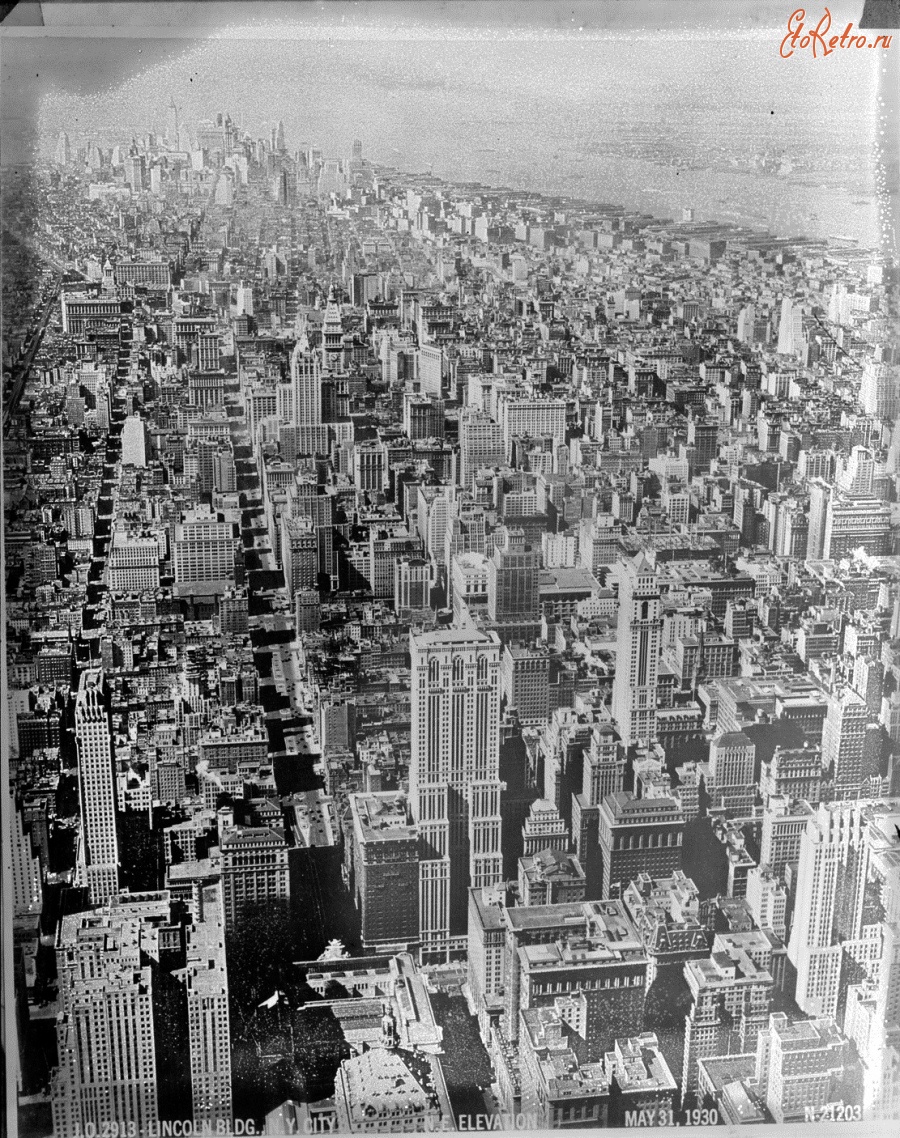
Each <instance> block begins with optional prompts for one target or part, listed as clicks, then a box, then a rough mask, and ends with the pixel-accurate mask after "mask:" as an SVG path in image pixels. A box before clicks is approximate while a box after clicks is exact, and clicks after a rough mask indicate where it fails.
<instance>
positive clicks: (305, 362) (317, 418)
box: [291, 336, 322, 427]
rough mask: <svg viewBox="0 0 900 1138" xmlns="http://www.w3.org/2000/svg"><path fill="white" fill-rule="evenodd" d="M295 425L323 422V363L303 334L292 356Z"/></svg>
mask: <svg viewBox="0 0 900 1138" xmlns="http://www.w3.org/2000/svg"><path fill="white" fill-rule="evenodd" d="M291 386H292V388H293V393H294V394H293V411H294V426H296V427H316V426H318V425H319V424H320V423H321V422H322V365H321V363H320V361H319V355H318V353H317V352H313V351H311V349H310V346H309V340H308V339H307V338H306V336H303V337H302V338H301V339H300V340H299V341H298V342H297V346H296V347H295V348H294V352H293V355H292V356H291Z"/></svg>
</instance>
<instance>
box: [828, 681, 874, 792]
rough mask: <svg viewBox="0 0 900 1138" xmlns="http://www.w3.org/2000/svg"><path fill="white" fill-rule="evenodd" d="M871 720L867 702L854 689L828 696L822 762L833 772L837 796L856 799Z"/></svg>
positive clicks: (860, 782)
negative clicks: (867, 726) (867, 730)
mask: <svg viewBox="0 0 900 1138" xmlns="http://www.w3.org/2000/svg"><path fill="white" fill-rule="evenodd" d="M868 721H869V709H868V707H867V705H866V701H865V700H864V699H863V698H862V696H860V695H858V694H857V693H856V692H855V691H853V689H852V688H844V690H843V691H837V692H833V693H832V694H831V695H829V697H828V711H827V712H826V715H825V722H824V724H823V725H822V765H823V766H824V767H826V768H829V769H830V770H831V772H832V776H833V778H834V793H835V797H837V798H855V797H856V796H857V794H858V793H859V790H860V786H861V784H862V781H863V774H864V771H863V763H864V750H865V742H866V725H867V724H868Z"/></svg>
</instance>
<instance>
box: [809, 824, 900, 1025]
mask: <svg viewBox="0 0 900 1138" xmlns="http://www.w3.org/2000/svg"><path fill="white" fill-rule="evenodd" d="M870 805H871V803H867V802H829V803H827V804H826V803H822V804H820V805H819V807H818V809H817V811H816V813H815V814H814V815H813V816H812V817H810V819H809V821H808V822H807V825H806V830H805V831H804V834H803V836H802V838H801V840H800V862H799V867H798V870H797V887H796V900H795V903H794V919H793V925H792V927H791V935H790V940H789V942H788V959H789V960H790V962H791V963H792V964H793V965H794V967H795V968H796V969H797V989H796V1001H797V1006H798V1007H799V1008H800V1010H801V1011H803V1012H805V1013H806V1014H807V1015H812V1016H820V1015H826V1016H833V1015H835V1014H836V1013H837V1009H838V996H839V988H840V978H841V962H842V958H843V956H844V954H845V953H846V954H849V955H851V956H852V957H853V958H854V959H855V960H856V962H857V963H858V964H861V965H863V964H865V963H866V957H867V955H868V953H869V952H874V951H876V950H877V951H880V942H879V941H877V940H874V939H873V938H865V937H864V936H863V924H862V921H863V913H864V908H863V906H864V901H865V881H866V876H867V868H868V845H867V843H866V841H865V840H864V827H865V818H864V813H865V809H866V807H868V806H870ZM869 941H871V945H868V942H869ZM867 945H868V947H867Z"/></svg>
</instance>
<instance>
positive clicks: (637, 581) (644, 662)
mask: <svg viewBox="0 0 900 1138" xmlns="http://www.w3.org/2000/svg"><path fill="white" fill-rule="evenodd" d="M661 647H662V618H661V616H660V595H659V583H658V581H657V577H656V570H655V568H654V567H653V565H651V563H650V562H649V561H648V560H647V558H646V557H645V556H644V554H643V553H639V554H638V556H637V557H635V558H634V559H633V560H629V561H626V562H625V572H624V573H623V575H622V583H621V584H620V586H619V626H618V635H617V641H616V675H615V679H614V680H613V692H612V713H613V717H614V718H615V720H616V724H617V725H618V728H619V734H620V735H621V736H622V742H623V743H624V744H625V745H626V746H630V745H632V744H634V743H649V742H651V741H652V739H653V737H654V735H655V734H656V701H657V686H658V676H659V655H660V649H661Z"/></svg>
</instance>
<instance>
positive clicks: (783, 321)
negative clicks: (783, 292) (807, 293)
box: [778, 296, 803, 356]
mask: <svg viewBox="0 0 900 1138" xmlns="http://www.w3.org/2000/svg"><path fill="white" fill-rule="evenodd" d="M802 346H803V309H802V308H801V307H800V305H799V304H794V303H793V302H792V301H791V299H790V297H787V296H786V297H784V299H783V300H782V302H781V316H780V319H779V321H778V354H779V355H780V356H794V355H796V354H797V353H798V352H799V351H800V349H801V348H802Z"/></svg>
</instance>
